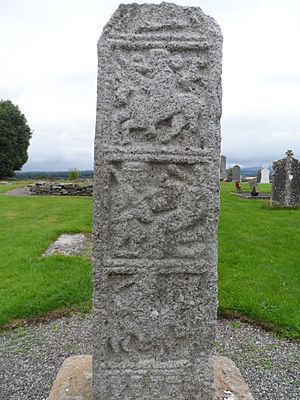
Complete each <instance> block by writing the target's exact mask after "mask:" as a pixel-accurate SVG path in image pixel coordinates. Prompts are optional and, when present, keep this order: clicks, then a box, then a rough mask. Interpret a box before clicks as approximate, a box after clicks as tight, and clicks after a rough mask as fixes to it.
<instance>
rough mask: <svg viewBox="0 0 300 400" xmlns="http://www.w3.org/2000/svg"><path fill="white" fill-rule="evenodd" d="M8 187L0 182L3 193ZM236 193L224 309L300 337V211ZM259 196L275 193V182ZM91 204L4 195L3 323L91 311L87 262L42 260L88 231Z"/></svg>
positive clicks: (227, 227)
mask: <svg viewBox="0 0 300 400" xmlns="http://www.w3.org/2000/svg"><path fill="white" fill-rule="evenodd" d="M16 186H19V185H18V184H16V185H14V186H12V185H10V187H9V188H12V187H16ZM242 187H243V188H244V189H245V190H247V188H248V185H247V184H242ZM7 189H8V187H7V186H4V185H0V193H1V192H3V191H5V190H7ZM233 190H234V184H232V183H222V185H221V217H220V224H219V302H220V312H221V313H222V312H225V311H226V312H230V313H240V314H242V315H246V316H248V317H250V318H252V319H253V320H256V321H259V322H263V323H265V324H268V325H270V326H272V327H273V329H275V330H277V331H278V332H281V333H282V334H284V335H285V336H287V337H293V338H298V339H299V338H300V312H299V310H300V266H299V258H300V257H299V243H300V210H278V209H277V210H273V209H269V208H268V207H267V202H266V201H264V200H244V199H240V198H238V197H236V196H233V195H232V194H231V193H230V192H231V191H233ZM260 191H265V192H270V191H271V185H260ZM91 206H92V199H91V198H83V197H81V198H78V197H43V196H41V197H38V196H36V197H33V196H32V197H11V196H5V195H4V194H2V195H1V194H0V216H1V217H0V218H1V223H0V248H1V257H0V326H1V325H3V324H5V323H6V322H8V321H10V320H13V319H15V318H25V317H31V316H38V315H43V314H45V313H46V312H48V311H50V310H54V309H59V308H64V307H72V308H74V307H75V308H76V309H83V310H88V309H89V308H90V305H91V293H92V289H91V266H90V262H89V261H88V260H86V259H84V258H82V257H64V256H51V257H48V258H42V257H41V255H42V253H43V252H44V251H45V249H46V248H47V247H48V245H49V244H50V243H51V242H52V241H54V240H55V239H56V238H57V236H58V235H59V234H61V233H71V232H73V233H75V232H90V231H91V219H92V217H91V213H92V211H91V210H92V207H91Z"/></svg>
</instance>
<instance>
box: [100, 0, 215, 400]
mask: <svg viewBox="0 0 300 400" xmlns="http://www.w3.org/2000/svg"><path fill="white" fill-rule="evenodd" d="M221 45H222V37H221V33H220V30H219V27H218V26H217V24H216V23H215V22H214V20H213V19H211V18H210V17H207V16H205V14H203V12H202V11H201V10H200V9H199V8H188V7H180V6H176V5H174V4H168V3H162V4H160V5H152V4H144V5H137V4H130V5H121V6H119V8H118V10H117V11H116V13H115V14H114V15H113V17H112V18H111V20H110V21H109V23H108V24H107V25H106V27H105V28H104V30H103V34H102V36H101V38H100V40H99V44H98V56H99V75H98V105H97V125H96V139H95V184H94V228H93V237H94V254H93V274H94V278H93V279H94V306H93V307H94V309H93V312H94V354H93V363H94V366H93V376H94V396H95V399H96V400H98V399H99V400H100V399H101V400H115V399H120V400H125V399H126V400H131V399H132V400H133V399H135V400H146V399H147V400H150V399H151V400H153V399H159V400H162V399H163V400H171V399H172V400H173V399H174V398H176V399H182V400H200V399H201V400H206V399H207V400H208V399H211V398H212V389H213V387H212V371H211V351H212V343H213V340H214V336H215V326H216V311H217V284H216V281H217V278H216V261H217V242H216V229H217V222H218V212H219V160H220V153H219V146H220V123H219V119H220V115H221V85H220V77H221Z"/></svg>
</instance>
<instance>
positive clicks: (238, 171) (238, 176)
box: [232, 165, 241, 182]
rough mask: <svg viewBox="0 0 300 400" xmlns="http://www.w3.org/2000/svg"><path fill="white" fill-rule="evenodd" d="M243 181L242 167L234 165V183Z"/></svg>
mask: <svg viewBox="0 0 300 400" xmlns="http://www.w3.org/2000/svg"><path fill="white" fill-rule="evenodd" d="M240 181H241V167H240V166H239V165H234V167H233V168H232V182H240Z"/></svg>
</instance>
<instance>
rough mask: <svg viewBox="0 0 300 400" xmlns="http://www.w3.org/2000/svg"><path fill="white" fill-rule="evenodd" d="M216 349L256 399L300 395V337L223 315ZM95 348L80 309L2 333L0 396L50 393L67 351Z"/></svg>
mask: <svg viewBox="0 0 300 400" xmlns="http://www.w3.org/2000/svg"><path fill="white" fill-rule="evenodd" d="M215 352H216V354H219V355H225V356H228V357H230V358H231V359H232V360H233V361H235V363H236V364H237V366H238V367H239V368H240V370H241V372H242V375H243V376H244V378H245V380H246V382H247V383H248V384H249V386H250V388H251V390H252V394H253V396H254V398H255V399H256V400H260V399H270V400H280V399H285V400H300V343H295V342H294V343H293V342H288V341H285V340H280V339H278V338H276V337H274V335H273V334H272V333H271V332H265V331H263V330H261V329H260V328H257V327H254V326H252V325H250V324H247V323H242V322H239V321H228V320H220V321H219V324H218V337H217V342H216V345H215ZM90 353H91V316H90V315H80V314H76V315H74V316H73V317H69V318H61V319H58V320H54V321H51V322H49V323H40V324H38V325H31V326H28V327H26V328H17V329H15V330H14V331H6V332H4V333H2V334H1V335H0V399H1V400H31V399H32V400H33V399H34V400H42V399H47V396H48V394H49V391H50V387H51V385H52V382H53V380H54V378H55V376H56V373H57V370H58V368H59V367H60V366H61V364H62V362H63V361H64V360H65V358H66V357H68V356H70V355H76V354H90Z"/></svg>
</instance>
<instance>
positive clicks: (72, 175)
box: [68, 168, 79, 181]
mask: <svg viewBox="0 0 300 400" xmlns="http://www.w3.org/2000/svg"><path fill="white" fill-rule="evenodd" d="M68 177H69V180H70V181H75V180H76V179H78V178H79V171H78V169H77V168H69V175H68Z"/></svg>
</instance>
